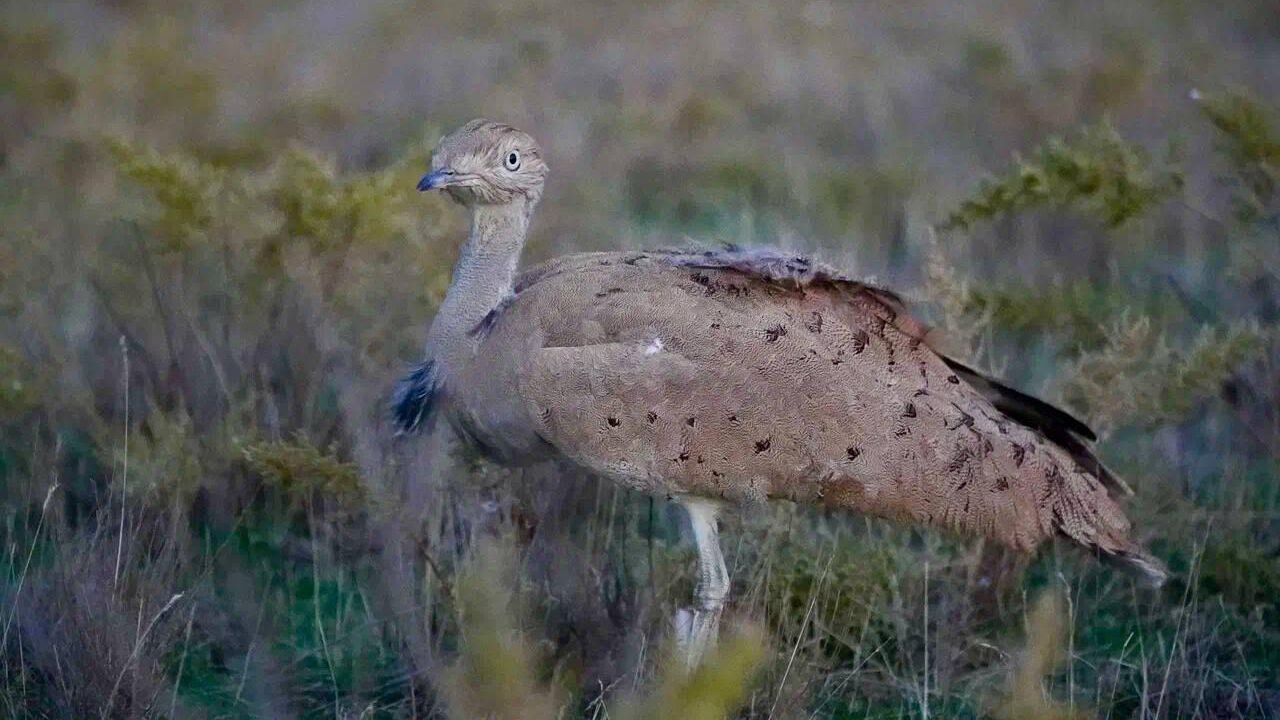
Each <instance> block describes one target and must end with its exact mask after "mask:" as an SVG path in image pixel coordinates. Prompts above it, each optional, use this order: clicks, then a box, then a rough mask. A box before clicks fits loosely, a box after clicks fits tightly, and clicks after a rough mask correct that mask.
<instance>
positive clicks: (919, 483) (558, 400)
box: [391, 119, 1167, 663]
mask: <svg viewBox="0 0 1280 720" xmlns="http://www.w3.org/2000/svg"><path fill="white" fill-rule="evenodd" d="M548 173H549V168H548V165H547V162H546V160H545V158H544V156H543V151H542V149H541V148H540V147H539V145H538V143H537V142H535V140H534V139H533V137H531V136H530V135H529V134H527V133H525V132H523V131H521V130H518V129H516V128H515V127H512V126H511V125H507V124H503V123H499V122H492V121H489V120H485V119H477V120H473V121H471V122H468V123H467V124H466V125H464V126H462V127H461V128H460V129H459V130H457V131H455V132H453V133H451V134H449V135H446V136H444V137H443V138H442V139H441V140H440V141H439V143H438V145H437V146H436V148H435V150H434V152H433V153H432V156H431V164H430V168H429V170H428V172H427V173H426V174H425V175H423V176H422V178H421V180H420V181H419V182H418V185H417V189H418V190H420V191H428V190H439V191H442V192H443V193H445V194H446V195H448V196H449V197H450V198H452V199H453V200H454V201H456V202H457V203H459V204H461V205H462V206H463V207H464V208H466V209H467V210H468V211H469V212H470V216H471V224H470V231H469V234H468V237H467V239H466V241H465V242H464V243H463V244H462V246H461V248H460V250H459V253H458V258H457V261H456V264H455V265H454V268H453V274H452V278H451V281H450V284H449V286H448V290H447V291H446V293H445V295H444V298H443V300H442V301H441V303H440V306H439V309H438V310H437V312H436V314H435V317H434V319H433V320H432V322H431V324H430V328H429V330H428V332H427V341H426V352H425V357H424V359H423V360H422V361H421V362H420V363H419V364H417V365H415V366H414V367H413V368H412V370H411V371H410V372H409V373H408V374H407V375H406V376H405V377H404V379H402V380H401V381H400V382H399V383H398V384H397V386H396V387H395V389H394V391H393V393H392V399H391V412H392V416H393V421H394V423H395V425H396V426H397V431H398V432H399V433H401V434H406V435H407V434H412V433H414V432H418V431H422V430H423V429H424V428H425V429H428V431H429V432H435V431H436V428H437V427H439V426H440V425H441V424H443V426H444V427H447V428H449V429H450V430H451V431H452V432H453V433H455V434H456V436H457V437H459V438H461V439H462V440H463V441H465V442H466V443H468V444H469V445H471V446H473V447H474V448H476V449H478V450H479V451H480V452H481V453H482V454H484V455H486V456H488V457H489V458H491V459H492V460H494V461H496V462H498V463H501V464H505V465H511V466H521V465H528V464H533V463H538V462H543V461H547V460H559V461H568V462H569V463H571V464H573V465H576V466H578V467H580V468H583V469H585V470H586V471H588V472H589V473H591V474H593V475H595V476H599V477H602V478H605V479H607V480H610V481H613V482H616V483H618V484H620V485H621V486H624V487H626V488H630V489H633V490H637V491H641V492H645V493H650V494H653V495H656V496H663V497H666V498H669V499H671V500H674V501H675V502H677V503H679V504H680V505H682V506H683V507H684V508H685V510H686V511H687V516H688V519H689V522H690V527H691V529H692V533H691V534H692V537H693V540H694V544H695V545H696V547H697V556H698V562H697V584H696V587H695V590H694V602H695V604H694V606H693V608H692V610H691V611H686V612H684V613H683V614H679V618H678V620H677V623H676V625H677V627H676V635H677V642H678V645H679V647H681V648H682V649H683V650H684V652H685V654H686V658H687V659H688V661H689V662H690V663H695V662H697V660H698V658H700V657H701V656H702V654H703V653H704V652H705V650H706V648H707V646H708V645H709V644H711V643H714V642H715V637H716V634H717V632H718V624H719V620H720V614H721V612H722V609H723V606H724V603H725V600H726V597H727V596H728V594H729V591H730V578H729V574H728V572H727V571H726V568H725V563H724V558H723V555H722V553H721V550H720V543H719V538H718V532H719V527H718V519H719V517H720V515H721V513H722V511H723V510H724V509H725V508H727V507H747V508H749V507H753V506H762V505H764V504H765V503H767V502H769V501H773V500H788V501H793V502H796V503H806V504H813V505H818V506H825V507H833V508H844V509H848V510H852V511H855V512H858V513H862V514H865V515H870V516H876V517H882V518H888V519H891V520H898V521H903V522H906V523H910V524H915V525H921V526H930V527H934V528H940V529H942V530H945V531H950V532H952V533H955V534H959V535H962V536H976V537H982V538H987V539H990V540H993V541H995V542H996V543H999V544H1001V545H1004V546H1007V547H1009V548H1012V549H1014V550H1016V551H1021V552H1024V553H1028V554H1029V553H1031V552H1032V551H1034V550H1035V549H1036V547H1037V546H1039V545H1040V544H1041V543H1043V542H1044V541H1046V540H1049V539H1051V538H1054V537H1065V538H1066V539H1068V540H1070V541H1072V542H1073V543H1075V544H1077V545H1079V546H1082V547H1084V548H1086V549H1087V550H1090V551H1092V552H1093V553H1095V554H1096V555H1097V556H1099V557H1100V558H1102V559H1104V560H1107V561H1110V562H1111V563H1113V564H1115V565H1117V566H1118V567H1120V568H1122V569H1125V570H1128V571H1129V572H1130V573H1132V574H1133V575H1134V576H1135V578H1136V579H1138V580H1140V581H1142V582H1143V583H1144V584H1147V585H1151V586H1158V585H1159V584H1161V583H1162V582H1163V581H1164V580H1165V578H1166V576H1167V573H1166V570H1165V568H1164V566H1163V565H1162V563H1161V562H1160V561H1159V560H1158V559H1156V558H1155V557H1154V556H1153V555H1151V554H1150V553H1149V552H1148V551H1147V550H1146V549H1145V548H1144V547H1143V546H1142V545H1141V544H1140V543H1139V542H1138V541H1137V540H1135V538H1134V533H1133V528H1132V526H1131V523H1130V521H1129V520H1128V518H1127V517H1126V516H1125V514H1124V512H1123V510H1122V509H1121V507H1120V504H1119V500H1120V498H1122V497H1123V496H1125V495H1129V494H1132V491H1131V489H1130V488H1129V487H1128V485H1126V484H1125V482H1124V481H1123V480H1121V479H1120V478H1119V477H1118V476H1116V475H1115V474H1114V473H1112V472H1111V471H1110V470H1109V469H1108V468H1107V467H1106V466H1105V465H1103V463H1102V462H1101V461H1100V460H1099V459H1098V457H1097V456H1096V455H1095V454H1094V452H1093V450H1092V449H1091V447H1090V443H1091V442H1093V441H1096V439H1097V438H1096V435H1095V433H1094V432H1093V431H1092V430H1091V429H1090V428H1089V427H1088V426H1087V425H1086V424H1085V423H1084V422H1082V421H1080V420H1078V419H1076V418H1075V417H1073V416H1072V415H1070V414H1069V413H1067V412H1066V411H1064V410H1061V409H1059V408H1057V407H1054V406H1053V405H1051V404H1049V403H1047V402H1044V401H1042V400H1039V399H1036V398H1034V397H1032V396H1030V395H1027V394H1025V393H1022V392H1020V391H1018V390H1015V389H1014V388H1012V387H1010V386H1008V385H1006V384H1004V383H1003V382H1001V381H999V380H997V379H995V378H992V377H989V376H987V375H985V374H983V373H982V372H980V371H978V370H975V369H973V368H972V367H970V366H968V365H965V364H964V363H962V362H960V361H957V360H955V359H953V358H951V357H948V356H947V355H946V354H944V353H943V352H942V351H941V350H939V349H938V348H937V347H936V346H937V345H938V344H939V343H937V342H936V336H935V333H933V332H932V331H931V329H930V328H929V327H928V326H927V325H926V324H924V323H923V322H921V321H920V320H919V319H917V318H916V317H915V316H914V315H913V314H912V313H911V312H910V309H909V308H908V305H907V303H906V301H905V300H904V299H903V298H902V297H901V296H900V295H899V294H897V293H895V292H894V291H892V290H890V289H888V288H885V287H882V286H880V285H877V284H874V283H871V282H867V281H864V280H860V279H857V278H854V277H851V276H850V275H848V274H846V273H843V272H841V271H839V270H838V269H836V268H833V267H831V266H828V265H825V264H823V263H820V262H816V261H814V260H811V259H809V258H806V257H803V256H796V255H794V254H789V253H785V252H782V251H779V250H771V249H768V248H750V249H743V248H738V247H734V246H724V247H719V248H716V249H700V248H673V249H666V250H638V251H625V250H619V251H608V252H588V253H577V254H569V255H565V256H561V257H557V258H554V259H552V260H550V261H548V262H545V263H543V264H541V265H538V266H536V267H533V268H530V269H527V270H524V271H523V272H518V271H517V268H518V266H519V259H520V254H521V250H522V248H523V246H524V244H525V239H526V235H527V232H528V228H529V225H530V221H531V219H532V217H533V214H534V210H535V208H536V206H537V205H538V202H539V200H540V199H541V197H542V193H543V188H544V185H545V182H546V179H547V176H548ZM680 618H682V619H680Z"/></svg>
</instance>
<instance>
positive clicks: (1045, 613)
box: [994, 591, 1088, 720]
mask: <svg viewBox="0 0 1280 720" xmlns="http://www.w3.org/2000/svg"><path fill="white" fill-rule="evenodd" d="M1063 604H1064V603H1063V600H1062V598H1061V597H1060V596H1059V595H1058V594H1057V593H1055V592H1053V591H1046V592H1044V593H1042V594H1041V596H1040V597H1039V599H1037V600H1036V602H1035V605H1034V606H1033V607H1032V608H1031V614H1030V615H1029V616H1028V617H1027V647H1026V649H1025V650H1023V652H1022V657H1021V658H1020V659H1019V661H1018V664H1017V665H1016V666H1015V667H1014V668H1013V672H1012V673H1010V675H1009V689H1008V691H1007V692H1006V694H1005V697H1004V698H1003V699H1002V700H1001V702H1000V703H998V705H997V707H996V710H995V712H994V715H995V717H997V718H1002V719H1003V720H1068V719H1069V718H1085V717H1088V713H1086V712H1085V711H1084V710H1083V709H1081V710H1078V711H1073V710H1072V709H1071V708H1070V707H1069V706H1068V705H1067V704H1065V703H1061V702H1057V701H1054V700H1052V699H1051V698H1049V697H1047V696H1046V694H1045V690H1044V678H1045V676H1047V675H1051V674H1053V672H1054V670H1055V669H1056V668H1057V667H1058V666H1059V665H1061V664H1062V660H1063V648H1064V647H1065V646H1066V637H1065V636H1066V627H1065V626H1066V620H1065V618H1064V614H1065V613H1064V610H1063Z"/></svg>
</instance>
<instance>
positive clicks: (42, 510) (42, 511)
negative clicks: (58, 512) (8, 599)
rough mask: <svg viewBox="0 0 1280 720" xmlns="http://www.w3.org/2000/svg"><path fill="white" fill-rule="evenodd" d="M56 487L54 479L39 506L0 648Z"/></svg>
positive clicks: (3, 646) (14, 612) (0, 640)
mask: <svg viewBox="0 0 1280 720" xmlns="http://www.w3.org/2000/svg"><path fill="white" fill-rule="evenodd" d="M57 489H58V483H57V481H56V480H55V481H54V483H53V484H52V485H50V486H49V492H48V493H46V494H45V496H44V504H43V505H41V506H40V521H39V522H37V523H36V533H35V536H34V537H32V538H31V549H30V550H28V551H27V560H26V562H24V563H23V564H22V573H21V574H20V575H18V589H17V590H15V591H14V593H13V605H11V606H10V607H9V617H8V619H6V620H5V622H4V635H3V637H0V650H2V649H3V648H5V647H7V646H8V644H9V627H10V626H11V625H13V617H14V615H15V614H17V612H18V597H19V596H21V595H22V586H23V584H24V583H25V582H26V580H27V570H28V569H29V568H30V567H31V558H32V556H34V555H35V554H36V545H37V544H39V542H40V531H41V530H43V529H44V516H45V512H46V511H47V510H48V509H49V501H50V500H52V499H53V491H55V490H57Z"/></svg>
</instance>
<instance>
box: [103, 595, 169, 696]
mask: <svg viewBox="0 0 1280 720" xmlns="http://www.w3.org/2000/svg"><path fill="white" fill-rule="evenodd" d="M182 595H183V593H175V594H174V596H173V597H171V598H169V602H167V603H165V604H164V607H162V608H160V612H158V613H156V615H155V617H153V618H151V622H149V623H147V629H146V630H144V631H142V635H141V636H139V637H138V642H137V643H135V644H134V646H133V652H131V653H129V659H127V660H125V661H124V667H122V668H120V674H119V675H117V676H116V684H115V685H112V686H111V694H110V695H108V696H107V702H106V704H105V705H103V707H102V717H103V718H106V717H108V716H109V715H110V714H111V706H112V704H113V703H115V700H116V694H117V693H119V692H120V683H122V682H124V676H125V674H126V673H128V672H129V666H130V665H132V664H133V661H134V660H136V659H137V658H138V653H140V652H142V644H143V643H145V642H146V641H147V636H148V635H150V634H151V630H152V629H153V628H154V627H155V626H156V623H157V622H159V621H160V618H161V616H163V615H164V614H165V613H167V612H169V609H170V608H172V607H173V606H174V604H175V603H177V602H178V601H179V600H181V599H182Z"/></svg>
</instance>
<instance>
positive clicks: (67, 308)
mask: <svg viewBox="0 0 1280 720" xmlns="http://www.w3.org/2000/svg"><path fill="white" fill-rule="evenodd" d="M0 18H2V24H0V58H2V60H3V61H2V62H0V118H2V119H3V122H0V309H2V310H3V312H2V313H0V538H2V539H3V545H2V546H0V549H2V550H3V552H2V553H0V575H2V577H3V580H2V581H0V617H2V618H3V622H4V631H3V639H2V640H0V653H2V657H3V673H2V674H0V677H2V678H3V680H2V682H0V706H2V707H3V712H4V714H6V715H8V716H11V717H21V718H25V717H32V718H34V717H93V716H102V717H219V718H241V717H244V718H248V717H341V718H347V717H350V718H355V717H451V718H462V717H486V716H488V717H523V718H540V717H547V718H551V717H579V716H581V717H592V718H607V717H717V716H720V715H723V714H725V713H730V714H737V715H739V716H742V717H753V718H754V717H760V718H764V717H785V718H810V717H813V718H854V717H857V718H867V717H874V718H890V717H892V718H906V717H911V718H916V717H920V718H925V717H931V716H932V717H948V718H954V717H987V716H993V715H994V716H1000V717H1116V718H1125V717H1141V718H1147V717H1150V718H1236V717H1248V718H1259V717H1280V560H1278V558H1280V484H1278V480H1280V419H1278V417H1277V410H1276V407H1277V401H1278V400H1280V354H1278V353H1277V350H1278V349H1280V348H1278V345H1277V341H1278V339H1280V338H1278V336H1277V332H1276V322H1277V317H1278V316H1280V275H1278V273H1280V122H1278V120H1277V117H1276V115H1277V112H1278V110H1280V104H1277V102H1276V100H1275V99H1276V98H1278V97H1280V7H1277V5H1276V4H1275V3H1274V2H1251V1H1248V0H1219V1H1218V2H1212V3H1198V2H1191V1H1189V0H1163V1H1162V2H1156V3H1150V2H1131V1H1129V0H1117V1H1114V2H1110V3H1105V4H1102V3H1099V4H1092V3H1091V4H1089V5H1088V6H1087V7H1082V6H1080V5H1078V4H1068V3H1055V2H1048V1H1045V2H1038V1H1035V0H1006V1H1005V2H1000V3H963V4H962V3H952V2H945V1H943V0H918V1H911V2H898V3H889V2H857V3H853V2H837V1H834V0H831V1H829V0H810V1H808V2H756V3H716V2H711V1H709V0H676V1H675V2H671V3H665V4H658V3H633V2H622V1H620V0H603V1H596V2H587V1H586V0H564V1H561V2H551V3H543V2H533V1H532V0H471V1H469V2H451V3H443V2H440V3H437V2H422V3H414V2H407V1H405V0H367V1H366V2H361V3H347V2H339V1H337V0H310V1H308V0H279V1H276V2H225V3H217V4H214V3H198V2H192V1H189V0H170V1H168V2H150V1H147V0H112V1H108V2H100V3H93V2H80V1H69V2H64V1H62V0H51V1H50V2H45V3H24V2H8V3H4V4H3V9H2V10H0ZM476 116H486V117H490V118H493V119H498V120H502V121H505V122H509V123H512V124H514V125H516V126H518V127H520V128H522V129H524V130H527V131H528V132H530V133H531V134H533V135H534V136H535V137H536V138H538V139H539V140H540V142H541V144H542V146H543V148H544V151H545V154H546V156H547V158H548V160H549V163H550V165H551V168H552V175H551V178H550V181H549V187H548V191H547V194H546V196H545V198H544V200H543V202H542V204H541V206H540V208H539V210H538V213H537V216H536V219H535V222H534V228H533V230H532V235H531V240H530V243H529V247H528V248H527V250H526V262H527V263H532V262H536V261H539V260H542V259H545V258H548V257H551V256H554V255H556V254H560V253H564V252H571V251H580V250H595V249H605V248H623V247H652V246H672V245H711V244H715V243H723V242H729V243H736V244H740V245H744V246H751V245H771V246H780V247H784V248H789V249H792V250H795V251H799V252H804V253H809V254H812V255H815V256H817V257H818V258H820V259H822V260H825V261H826V262H829V263H832V264H835V265H837V266H840V267H842V268H844V269H846V270H848V271H850V272H851V273H853V274H855V275H859V276H864V277H874V278H877V279H879V280H880V281H882V282H885V283H888V284H891V285H892V286H894V287H896V288H900V289H902V290H903V291H904V292H905V294H907V295H908V296H909V297H911V298H912V299H913V300H914V301H916V302H917V303H918V307H919V308H920V312H921V313H922V314H924V315H925V316H926V317H928V318H929V319H930V320H931V321H932V322H933V323H935V324H936V325H938V326H940V327H942V328H943V329H945V330H946V331H947V333H948V337H949V338H950V342H951V343H952V347H953V349H954V350H955V351H956V352H958V353H959V354H960V355H961V356H962V357H967V358H969V359H970V360H972V361H973V362H974V363H976V364H978V365H980V366H982V367H985V368H987V369H990V370H992V371H994V372H996V373H997V374H999V375H1001V376H1003V377H1005V378H1007V379H1008V380H1010V381H1012V382H1013V383H1014V384H1016V385H1018V386H1020V387H1023V388H1025V389H1027V390H1029V391H1032V392H1034V393H1037V394H1039V395H1041V396H1044V397H1046V398H1048V399H1052V400H1055V401H1060V402H1064V403H1066V404H1067V405H1068V406H1069V407H1071V408H1073V409H1074V410H1075V411H1077V412H1079V413H1081V414H1082V415H1083V416H1084V417H1086V418H1087V419H1089V420H1090V421H1091V422H1092V423H1093V424H1094V425H1095V426H1097V427H1098V428H1099V429H1100V430H1101V431H1102V434H1103V441H1102V443H1101V446H1100V447H1101V454H1102V456H1103V457H1104V458H1105V459H1106V460H1107V461H1108V463H1109V464H1110V465H1111V466H1112V467H1113V468H1114V469H1115V470H1116V471H1118V472H1119V473H1120V474H1121V475H1123V476H1125V477H1126V478H1127V479H1128V481H1129V482H1130V484H1131V485H1133V487H1134V488H1135V490H1136V493H1137V494H1136V497H1134V498H1132V499H1130V500H1128V501H1127V504H1126V507H1127V509H1128V511H1129V512H1130V514H1131V516H1132V517H1133V518H1134V519H1135V522H1136V524H1137V525H1138V527H1139V528H1140V532H1141V534H1142V537H1143V540H1144V541H1145V542H1147V543H1149V545H1150V547H1151V548H1152V549H1153V551H1154V552H1155V553H1156V554H1157V555H1158V556H1160V557H1161V558H1162V559H1164V560H1165V561H1167V562H1168V563H1169V564H1170V566H1171V567H1172V569H1173V571H1174V578H1173V580H1172V581H1171V582H1170V583H1169V585H1168V586H1166V587H1165V588H1164V589H1163V590H1161V591H1159V592H1155V593H1152V592H1144V591H1139V590H1137V589H1136V588H1135V587H1134V586H1133V585H1132V583H1131V582H1130V581H1129V579H1127V578H1126V577H1123V576H1120V575H1117V574H1115V573H1113V572H1110V571H1108V569H1107V568H1105V567H1100V566H1099V565H1098V564H1097V563H1096V562H1095V561H1094V560H1092V559H1091V558H1088V557H1085V556H1084V555H1082V554H1081V553H1078V552H1076V551H1074V550H1072V549H1070V548H1066V547H1063V548H1053V547H1048V548H1046V549H1045V550H1044V551H1043V552H1042V553H1041V554H1040V555H1039V556H1037V558H1036V559H1035V560H1034V561H1033V562H1031V563H1030V564H1029V565H1027V566H1025V567H1024V566H1023V565H1020V564H1019V563H1018V562H1016V561H1015V560H1014V559H1011V558H1008V557H1003V556H1002V555H1001V553H999V552H998V551H994V550H992V549H991V548H984V547H982V544H981V543H974V542H970V541H960V540H956V539H954V538H951V537H947V536H943V535H939V534H934V533H929V532H922V531H919V530H912V529H907V528H903V527H899V526H894V525H890V524H887V523H882V522H879V521H875V520H869V519H866V518H861V517H856V516H852V515H849V514H845V513H828V512H822V511H818V510H814V509H810V508H803V507H795V506H791V505H786V504H778V505H776V506H774V507H772V508H770V510H769V511H768V512H765V513H752V514H745V515H731V516H729V517H727V518H726V519H725V522H724V544H725V549H726V554H727V559H728V562H729V564H730V572H731V575H732V576H733V577H734V579H735V585H734V589H733V594H732V596H731V598H732V599H731V609H730V615H732V618H733V623H731V624H741V625H742V627H744V628H745V629H743V630H741V631H740V632H737V633H730V634H731V635H732V637H731V638H730V639H728V640H726V642H725V644H724V645H723V648H724V649H725V651H724V652H722V653H720V654H719V655H718V656H716V657H715V658H713V662H712V663H711V665H710V666H709V669H708V672H707V673H704V674H701V675H695V676H692V677H683V676H682V675H681V673H679V672H677V671H676V670H674V669H673V668H672V666H671V665H670V663H669V662H667V661H666V660H664V657H665V656H666V652H667V647H668V638H667V636H668V635H669V620H670V617H671V612H672V611H673V610H674V609H675V608H676V607H678V606H680V605H682V604H684V603H686V602H687V598H688V597H689V593H690V590H691V587H692V582H693V579H692V577H691V571H692V568H693V564H692V549H691V546H690V545H689V543H688V542H687V541H685V540H682V534H683V533H684V532H685V530H684V528H683V523H682V519H681V516H680V514H679V513H678V512H675V511H673V510H672V509H671V508H669V507H667V506H666V503H665V502H663V501H661V500H655V499H652V498H649V497H647V496H641V495H637V494H634V493H630V492H627V491H623V490H620V489H617V488H614V487H612V486H609V485H600V484H597V483H596V482H594V481H593V480H591V479H590V478H586V477H579V476H577V475H576V474H575V473H573V472H571V471H566V470H564V469H555V468H539V469H533V470H527V471H520V472H511V471H505V470H501V469H498V468H495V467H492V466H489V465H487V464H486V463H484V462H483V461H481V460H479V459H478V458H473V457H469V456H464V457H461V458H460V459H461V460H462V461H463V463H462V467H463V468H464V470H462V471H451V472H448V473H443V472H440V471H439V464H438V463H432V462H431V458H430V457H429V455H430V453H429V450H428V449H427V448H425V447H423V446H424V445H425V443H422V442H404V441H395V440H393V439H392V438H391V437H390V433H389V428H388V427H387V423H386V420H385V417H384V415H385V412H384V410H385V402H386V395H387V391H388V390H389V387H390V385H391V383H392V382H393V381H394V379H395V378H396V377H397V375H398V374H399V373H400V372H401V371H402V370H403V369H404V368H405V367H406V366H407V365H408V364H409V363H410V362H413V361H414V360H416V359H417V358H418V356H419V354H420V352H421V344H422V341H423V339H424V337H425V330H426V327H427V324H428V323H429V321H430V318H431V315H432V312H433V309H434V307H435V306H436V304H437V302H438V301H439V300H440V298H441V296H442V293H443V290H444V287H445V285H446V283H447V280H448V271H449V268H450V266H451V263H452V260H453V256H454V253H455V251H456V249H457V246H458V243H459V241H460V240H461V239H462V237H463V235H464V233H465V222H466V218H465V217H464V214H463V212H462V211H461V210H460V209H459V208H457V207H453V206H450V205H449V204H448V203H447V201H446V200H445V199H443V198H441V197H436V196H434V195H433V196H430V197H428V196H425V195H419V194H418V193H416V192H415V191H414V190H413V186H414V182H415V180H416V179H417V177H418V176H419V175H420V174H421V172H422V171H423V170H424V169H425V166H426V161H427V156H428V153H429V150H430V148H431V146H432V145H433V144H434V142H435V141H436V140H437V139H438V138H439V137H440V135H441V134H442V133H444V132H448V131H450V130H452V129H453V128H455V127H456V126H458V125H460V124H461V123H463V122H465V121H466V120H468V119H471V118H473V117H476ZM1038 595H1043V596H1045V597H1047V598H1051V599H1052V602H1050V601H1046V603H1045V604H1043V605H1037V604H1036V603H1034V602H1033V601H1032V598H1034V597H1036V596H1038Z"/></svg>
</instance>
